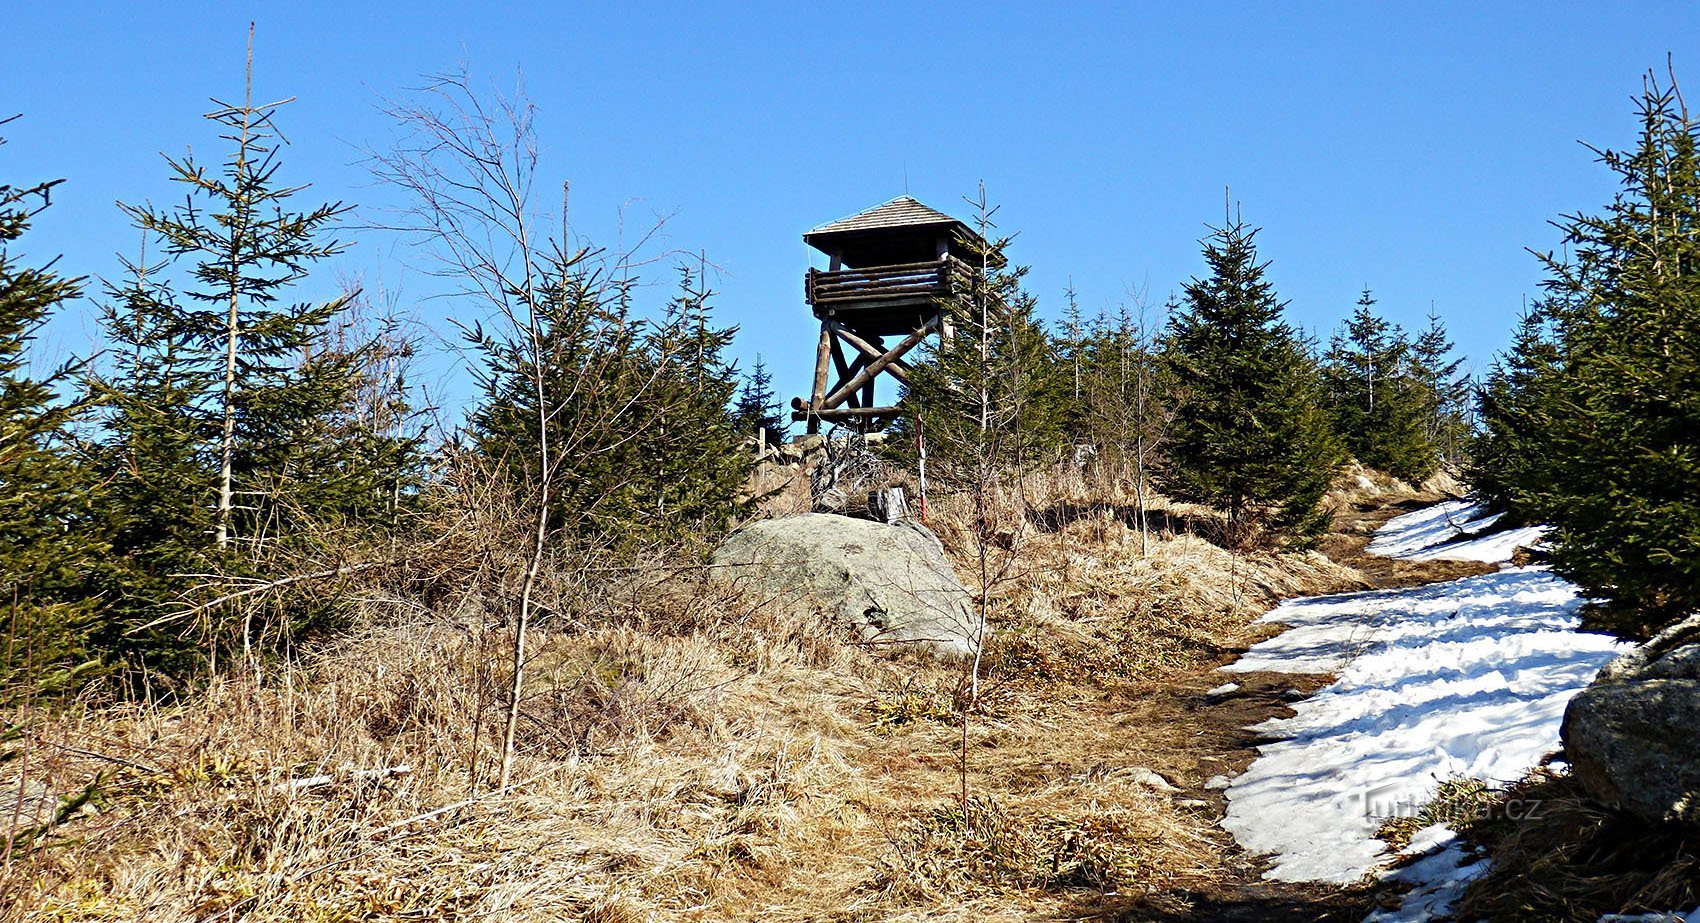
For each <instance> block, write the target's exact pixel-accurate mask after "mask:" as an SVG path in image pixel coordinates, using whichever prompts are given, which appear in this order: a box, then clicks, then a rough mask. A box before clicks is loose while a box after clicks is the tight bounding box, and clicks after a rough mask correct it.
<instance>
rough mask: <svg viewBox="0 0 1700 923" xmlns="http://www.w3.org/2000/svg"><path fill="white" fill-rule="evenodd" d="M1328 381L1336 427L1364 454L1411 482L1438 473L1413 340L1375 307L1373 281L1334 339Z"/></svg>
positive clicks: (1325, 373)
mask: <svg viewBox="0 0 1700 923" xmlns="http://www.w3.org/2000/svg"><path fill="white" fill-rule="evenodd" d="M1323 381H1324V383H1325V385H1326V387H1327V391H1328V396H1329V405H1330V407H1331V408H1332V410H1333V412H1334V428H1335V431H1336V432H1337V433H1339V435H1340V438H1341V440H1342V441H1343V442H1344V443H1345V447H1346V450H1347V451H1348V452H1350V453H1351V454H1352V455H1353V456H1354V457H1356V458H1357V460H1358V461H1359V462H1361V463H1363V464H1365V465H1368V466H1369V467H1371V468H1375V469H1376V470H1379V471H1385V472H1387V473H1388V474H1391V475H1393V476H1394V477H1397V478H1401V479H1404V480H1406V481H1411V482H1413V483H1414V482H1417V481H1421V480H1423V479H1424V478H1427V477H1428V476H1429V475H1430V474H1433V473H1434V470H1435V468H1436V467H1437V466H1438V464H1439V458H1438V454H1437V452H1436V451H1435V448H1434V445H1433V443H1432V442H1431V441H1430V440H1429V436H1428V429H1427V422H1428V417H1429V395H1428V393H1427V391H1426V389H1425V387H1424V385H1423V383H1422V381H1421V378H1420V377H1419V376H1418V375H1417V374H1416V370H1415V367H1414V364H1413V357H1412V351H1411V343H1410V341H1409V340H1408V339H1407V338H1406V336H1405V332H1404V331H1403V330H1400V329H1399V326H1398V325H1397V324H1393V323H1391V322H1389V321H1387V320H1385V319H1384V318H1382V317H1380V316H1379V315H1378V314H1376V313H1375V298H1374V297H1373V296H1372V295H1371V294H1370V291H1369V289H1367V288H1366V289H1364V291H1363V295H1362V296H1361V297H1359V298H1358V303H1357V306H1356V308H1355V309H1354V310H1353V312H1352V316H1351V318H1350V319H1349V320H1347V321H1346V322H1345V324H1343V325H1342V326H1341V329H1340V331H1339V332H1338V333H1336V334H1335V335H1334V338H1333V340H1332V342H1331V343H1330V344H1329V348H1328V355H1327V357H1326V359H1325V361H1324V364H1323Z"/></svg>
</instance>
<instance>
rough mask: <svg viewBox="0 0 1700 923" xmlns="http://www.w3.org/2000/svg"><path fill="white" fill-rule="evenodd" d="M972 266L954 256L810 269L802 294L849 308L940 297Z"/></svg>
mask: <svg viewBox="0 0 1700 923" xmlns="http://www.w3.org/2000/svg"><path fill="white" fill-rule="evenodd" d="M971 272H972V269H971V268H970V267H969V265H968V264H967V263H965V262H963V261H962V260H960V259H957V258H956V257H954V256H945V257H943V258H941V259H937V260H926V261H924V262H919V263H894V264H892V265H889V266H870V267H868V268H866V269H838V270H822V269H810V270H809V272H808V275H807V276H806V277H805V279H804V295H805V297H807V298H808V301H809V304H811V305H813V306H815V307H816V308H822V307H834V308H837V307H849V306H851V305H852V304H853V303H856V302H882V301H900V300H906V299H917V298H943V297H947V296H948V295H950V293H951V292H952V291H953V290H954V287H955V286H956V285H959V284H961V283H963V282H965V281H967V279H968V278H969V274H970V273H971Z"/></svg>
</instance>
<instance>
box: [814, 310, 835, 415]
mask: <svg viewBox="0 0 1700 923" xmlns="http://www.w3.org/2000/svg"><path fill="white" fill-rule="evenodd" d="M831 364H832V322H831V321H826V320H823V321H821V322H820V348H819V349H817V350H816V351H815V387H814V390H813V391H811V392H810V393H809V424H808V432H809V434H810V435H814V434H815V433H818V432H820V417H817V416H815V412H816V411H818V410H820V408H821V405H822V404H824V403H826V376H827V374H828V373H829V371H830V367H831Z"/></svg>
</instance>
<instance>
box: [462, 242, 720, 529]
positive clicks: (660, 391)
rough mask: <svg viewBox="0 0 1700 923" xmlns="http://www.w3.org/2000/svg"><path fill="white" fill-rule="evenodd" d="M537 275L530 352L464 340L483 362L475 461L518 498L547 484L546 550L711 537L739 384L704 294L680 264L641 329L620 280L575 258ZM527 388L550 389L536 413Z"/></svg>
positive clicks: (487, 338)
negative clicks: (661, 306)
mask: <svg viewBox="0 0 1700 923" xmlns="http://www.w3.org/2000/svg"><path fill="white" fill-rule="evenodd" d="M547 271H548V273H549V277H548V278H547V279H546V281H545V282H544V283H543V285H542V288H543V289H545V290H547V291H548V292H549V293H550V296H549V298H548V299H547V301H546V303H544V304H541V305H539V306H538V310H537V328H538V336H537V348H536V349H533V348H532V347H531V346H530V345H529V336H527V337H525V339H524V341H522V339H521V338H520V337H518V336H517V335H514V334H510V333H500V334H499V333H496V332H494V331H488V330H485V329H483V328H474V329H473V330H472V331H471V332H470V336H471V337H472V340H473V342H474V344H475V346H476V347H477V348H478V349H479V351H480V352H481V353H483V355H484V359H485V368H484V370H483V371H482V372H481V373H480V381H481V384H482V390H483V392H484V394H483V398H482V400H481V402H480V404H479V406H478V407H477V408H476V409H475V410H474V411H473V414H472V417H471V434H472V437H473V440H474V445H475V446H476V448H477V450H478V451H479V453H480V454H481V455H483V456H484V457H485V458H486V459H487V460H488V461H489V463H490V464H492V465H493V466H494V467H495V468H497V469H498V470H501V471H503V472H504V474H505V475H506V476H507V478H508V482H509V484H510V486H511V487H512V489H514V490H515V491H517V492H518V493H519V494H520V495H521V497H522V499H523V500H524V502H525V503H531V502H533V500H534V498H535V495H536V494H537V491H538V490H539V486H540V485H541V484H543V483H544V481H545V478H546V477H547V479H548V480H549V482H550V483H552V484H553V487H552V489H551V490H550V492H549V493H550V502H549V510H550V515H549V520H550V526H549V530H548V531H549V534H550V536H551V543H552V544H554V545H556V546H557V547H558V546H560V545H562V544H565V545H568V546H572V547H573V548H574V549H576V550H578V551H581V552H613V553H615V554H625V553H629V552H631V551H633V550H636V549H638V548H641V547H644V546H646V545H651V544H655V543H677V542H682V541H689V540H691V539H694V538H699V537H703V536H712V535H713V534H714V533H716V532H718V531H719V530H721V529H723V528H724V527H725V526H726V525H727V523H728V522H729V521H730V519H731V517H732V516H733V515H734V514H736V513H737V512H738V510H739V509H740V508H741V505H740V501H739V499H738V498H739V495H740V494H741V492H742V490H743V488H744V486H745V483H746V479H747V477H748V474H749V471H750V466H751V464H752V459H750V458H749V456H748V453H744V452H739V451H737V442H738V439H739V438H740V436H741V431H740V430H739V427H738V425H737V422H736V420H735V419H734V417H733V413H732V410H731V408H730V406H729V405H730V402H731V399H732V397H733V393H734V391H735V390H736V387H737V377H736V373H735V371H734V370H733V369H732V368H731V366H730V365H729V363H727V362H726V361H725V360H724V351H725V348H726V346H727V345H728V344H729V343H730V341H731V338H732V335H733V333H734V330H733V329H732V328H722V327H717V326H715V325H714V324H713V322H712V307H711V305H710V301H711V297H712V293H711V292H709V291H707V290H706V289H705V288H703V287H702V286H701V285H700V283H699V282H698V279H700V276H698V275H696V274H694V273H691V272H689V271H688V270H684V269H681V284H680V292H679V294H678V296H677V297H675V298H674V299H672V300H671V301H670V302H669V304H668V306H667V309H666V311H665V312H664V314H663V316H662V317H660V318H658V319H655V320H653V321H646V320H644V319H641V318H636V317H633V316H632V307H631V299H630V292H631V284H630V283H629V282H625V281H622V282H620V283H610V282H608V281H607V280H606V279H605V277H604V275H603V274H602V272H601V271H600V269H599V268H597V267H594V266H590V265H588V264H584V263H581V264H566V263H556V264H554V265H553V267H551V268H548V270H547ZM534 357H535V358H534ZM538 380H542V381H545V382H547V383H548V387H547V388H545V389H543V391H542V393H543V395H544V400H545V401H547V404H546V406H545V407H544V408H543V411H544V412H543V413H542V414H539V413H538V410H539V408H538V406H537V395H538V393H539V390H538V389H537V388H536V387H534V383H535V382H536V381H538ZM540 417H541V418H544V419H546V420H547V421H548V422H547V429H546V436H547V440H548V445H547V449H548V451H547V452H544V451H540V449H541V448H542V447H540V446H539V445H538V437H537V433H538V429H537V426H536V422H535V421H536V420H537V419H539V418H540ZM545 458H548V459H550V461H549V465H550V468H551V470H550V471H549V472H545V471H543V470H542V469H541V468H540V467H539V466H540V465H541V464H542V463H543V459H545Z"/></svg>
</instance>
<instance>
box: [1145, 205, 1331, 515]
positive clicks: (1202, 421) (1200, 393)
mask: <svg viewBox="0 0 1700 923" xmlns="http://www.w3.org/2000/svg"><path fill="white" fill-rule="evenodd" d="M1256 235H1257V231H1256V230H1255V229H1250V228H1247V227H1246V225H1245V224H1244V223H1243V222H1241V221H1239V220H1237V219H1235V220H1231V221H1229V222H1227V223H1226V224H1225V225H1224V226H1223V227H1222V228H1220V229H1214V230H1213V231H1212V233H1211V234H1210V235H1209V236H1208V237H1206V238H1205V240H1204V241H1203V244H1204V259H1205V262H1206V263H1207V264H1208V265H1209V269H1210V272H1209V274H1208V275H1207V276H1206V277H1204V278H1194V279H1193V280H1192V282H1190V283H1189V284H1188V285H1187V286H1186V288H1185V290H1184V296H1183V300H1182V302H1181V304H1180V305H1179V306H1178V307H1177V310H1176V311H1175V313H1174V315H1173V317H1172V318H1171V321H1170V325H1169V331H1168V342H1167V351H1166V357H1165V358H1166V365H1167V371H1168V374H1169V375H1171V376H1172V380H1173V382H1174V387H1175V389H1176V392H1177V398H1178V400H1179V403H1178V405H1177V411H1176V415H1175V420H1174V424H1173V428H1172V431H1171V433H1170V438H1169V448H1168V453H1167V456H1168V464H1167V466H1166V467H1165V468H1164V469H1163V477H1162V481H1161V483H1162V485H1163V486H1164V488H1165V489H1166V490H1167V491H1168V493H1169V494H1170V495H1171V496H1174V497H1176V498H1178V499H1182V500H1188V501H1192V502H1196V503H1203V504H1208V505H1210V506H1214V507H1216V508H1217V509H1220V510H1222V511H1223V512H1224V513H1226V514H1227V522H1226V529H1225V535H1224V539H1225V540H1226V542H1227V543H1228V544H1230V545H1232V546H1234V547H1245V546H1248V545H1252V544H1254V543H1259V542H1264V543H1271V544H1272V543H1276V542H1279V541H1281V540H1283V539H1289V540H1298V541H1301V542H1302V541H1303V540H1305V539H1306V538H1308V537H1310V536H1313V535H1315V534H1317V533H1318V532H1320V531H1321V530H1323V529H1324V528H1326V527H1327V524H1328V517H1327V514H1326V513H1324V512H1323V511H1321V510H1320V509H1319V508H1318V503H1319V501H1320V500H1321V499H1322V496H1323V494H1324V493H1325V492H1326V491H1327V489H1328V485H1329V482H1330V481H1331V480H1332V479H1333V476H1334V473H1335V471H1336V470H1337V468H1338V467H1339V464H1340V462H1341V450H1340V448H1339V445H1338V442H1337V440H1336V438H1335V436H1334V433H1333V431H1332V430H1331V428H1330V426H1329V420H1328V415H1327V412H1326V410H1325V409H1324V408H1323V406H1322V384H1321V381H1320V377H1319V375H1318V373H1317V370H1316V366H1315V362H1314V360H1313V359H1312V358H1311V356H1310V355H1309V353H1308V351H1307V349H1306V348H1305V344H1304V343H1303V341H1301V339H1300V338H1299V336H1298V334H1297V333H1296V332H1295V331H1294V330H1293V328H1292V327H1291V326H1290V325H1288V324H1287V323H1286V321H1284V320H1282V313H1283V311H1284V309H1285V304H1284V303H1283V302H1281V301H1279V300H1278V299H1277V298H1276V295H1275V291H1274V288H1273V286H1272V285H1271V284H1270V282H1269V281H1268V279H1266V278H1265V275H1264V274H1265V272H1266V270H1267V269H1268V266H1269V264H1268V263H1267V262H1261V263H1260V262H1258V253H1257V246H1256V241H1255V238H1256Z"/></svg>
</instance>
